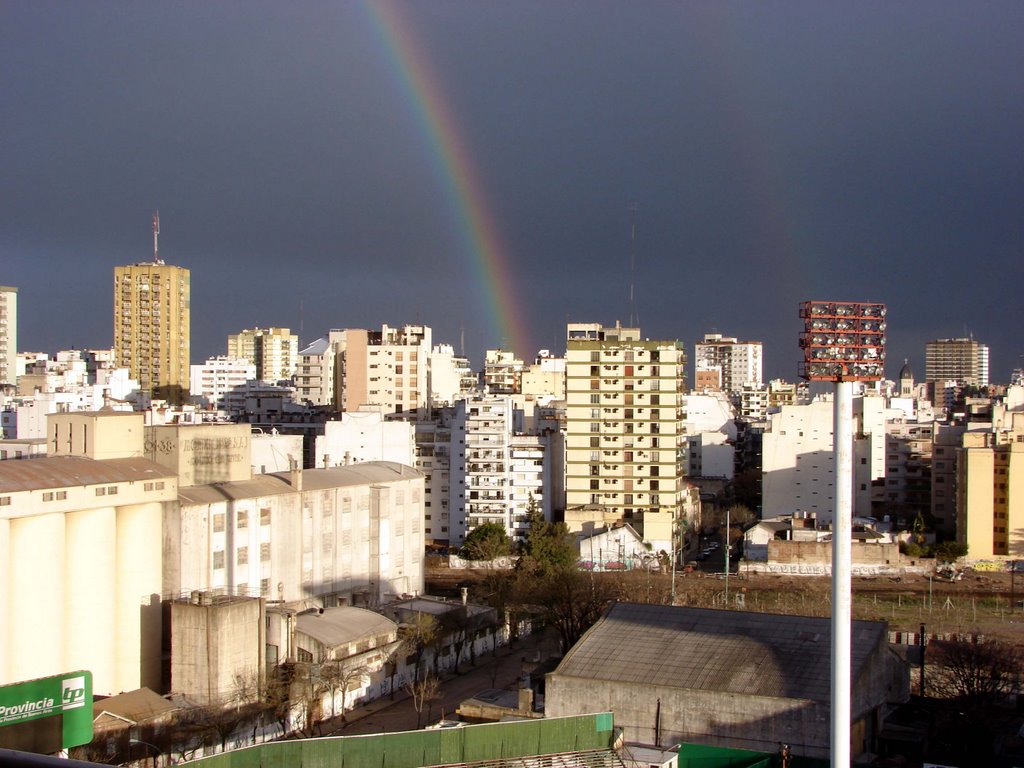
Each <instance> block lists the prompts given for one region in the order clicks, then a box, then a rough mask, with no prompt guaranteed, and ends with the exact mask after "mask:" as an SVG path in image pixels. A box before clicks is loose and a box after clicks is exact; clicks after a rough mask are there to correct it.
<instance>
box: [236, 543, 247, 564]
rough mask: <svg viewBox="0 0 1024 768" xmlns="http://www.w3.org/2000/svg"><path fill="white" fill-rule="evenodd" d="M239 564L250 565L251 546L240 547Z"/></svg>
mask: <svg viewBox="0 0 1024 768" xmlns="http://www.w3.org/2000/svg"><path fill="white" fill-rule="evenodd" d="M238 564H239V565H248V564H249V548H248V547H239V548H238Z"/></svg>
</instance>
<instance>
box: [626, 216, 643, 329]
mask: <svg viewBox="0 0 1024 768" xmlns="http://www.w3.org/2000/svg"><path fill="white" fill-rule="evenodd" d="M626 210H627V211H629V214H630V224H629V327H630V328H636V327H637V325H638V324H639V323H640V318H638V317H637V315H636V214H637V211H639V210H640V205H639V204H638V203H637V202H636V201H633V202H631V203H628V204H627V205H626Z"/></svg>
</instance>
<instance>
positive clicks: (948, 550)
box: [935, 541, 967, 563]
mask: <svg viewBox="0 0 1024 768" xmlns="http://www.w3.org/2000/svg"><path fill="white" fill-rule="evenodd" d="M966 554H967V545H966V544H960V543H958V542H955V541H944V542H942V543H941V544H938V545H937V546H936V547H935V558H936V559H937V560H940V561H941V562H943V563H952V562H954V561H955V560H956V559H957V558H958V557H964V556H965V555H966Z"/></svg>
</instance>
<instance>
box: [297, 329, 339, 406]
mask: <svg viewBox="0 0 1024 768" xmlns="http://www.w3.org/2000/svg"><path fill="white" fill-rule="evenodd" d="M335 357H336V353H335V350H334V345H333V344H331V342H330V340H329V339H325V338H323V337H321V338H319V339H317V340H316V341H314V342H313V343H312V344H310V345H309V346H307V347H306V348H305V349H303V350H301V351H300V352H299V363H298V366H297V368H296V371H295V397H296V399H297V400H298V401H299V402H302V403H309V404H310V405H313V406H317V407H326V406H333V405H334V404H335Z"/></svg>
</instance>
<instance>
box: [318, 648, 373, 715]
mask: <svg viewBox="0 0 1024 768" xmlns="http://www.w3.org/2000/svg"><path fill="white" fill-rule="evenodd" d="M369 674H370V672H369V669H368V668H367V666H366V665H365V664H361V663H354V664H345V663H344V662H341V661H328V662H324V663H323V664H321V665H320V678H321V679H322V680H323V682H324V686H325V688H326V689H327V690H328V691H329V692H330V694H331V717H334V716H335V714H337V713H336V712H335V710H334V699H335V695H336V694H337V693H338V692H339V691H340V692H341V719H342V720H344V719H345V712H346V710H347V706H346V699H347V698H348V692H349V691H350V690H352V689H353V688H355V687H358V686H360V685H362V683H363V681H364V680H366V678H367V677H368V676H369Z"/></svg>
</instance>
